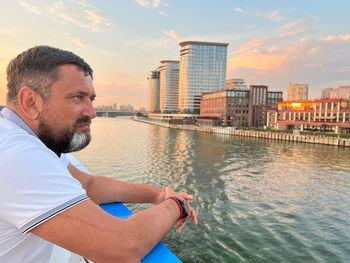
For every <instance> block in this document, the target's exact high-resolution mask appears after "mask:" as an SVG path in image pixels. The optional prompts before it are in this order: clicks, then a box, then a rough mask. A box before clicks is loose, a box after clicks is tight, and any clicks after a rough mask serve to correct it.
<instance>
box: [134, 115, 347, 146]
mask: <svg viewBox="0 0 350 263" xmlns="http://www.w3.org/2000/svg"><path fill="white" fill-rule="evenodd" d="M134 120H135V121H140V122H145V123H149V124H153V125H158V126H162V127H166V128H173V129H181V130H189V131H198V132H207V133H217V134H227V135H236V136H244V137H255V138H263V139H271V140H282V141H289V142H303V143H312V144H325V145H335V146H340V147H350V139H344V138H337V137H328V136H317V135H316V136H314V135H294V134H290V133H282V132H278V133H276V132H262V131H250V130H239V129H238V130H234V129H230V128H224V127H210V126H195V125H174V124H169V123H166V122H158V121H151V120H147V119H145V118H137V117H134Z"/></svg>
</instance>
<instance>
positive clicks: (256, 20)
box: [0, 0, 350, 108]
mask: <svg viewBox="0 0 350 263" xmlns="http://www.w3.org/2000/svg"><path fill="white" fill-rule="evenodd" d="M349 11H350V1H349V0H334V1H330V0H329V1H326V0H317V1H316V0H303V1H301V0H300V1H299V0H294V1H291V0H286V1H281V0H279V1H268V0H266V1H261V0H240V1H238V0H237V1H235V0H215V1H214V0H99V1H98V0H95V1H92V0H80V1H79V0H62V1H51V0H47V1H41V0H32V1H31V0H20V1H16V0H1V1H0V21H1V23H0V105H4V104H5V95H6V72H5V71H6V67H7V65H8V63H9V61H10V60H11V59H12V58H14V57H15V56H16V55H17V54H19V53H20V52H22V51H24V50H26V49H28V48H30V47H33V46H35V45H50V46H54V47H58V48H61V49H66V50H70V51H73V52H74V53H76V54H78V55H80V56H81V57H83V58H84V59H85V60H86V61H87V62H88V63H89V64H90V65H91V66H92V68H93V69H94V85H95V89H96V92H97V99H96V104H95V105H96V106H97V105H103V104H105V105H110V104H111V103H112V102H117V103H118V105H120V104H132V105H134V106H135V107H136V108H138V107H147V106H148V104H149V103H148V97H149V96H148V90H149V89H148V80H147V76H148V73H149V71H150V70H153V69H154V68H156V67H157V66H159V64H160V63H159V61H160V60H165V59H171V60H178V59H179V51H180V46H179V43H180V42H181V41H187V40H196V41H212V42H223V43H229V46H228V58H227V78H244V79H245V80H246V81H247V83H248V84H261V85H268V86H269V90H275V91H279V90H281V91H283V92H284V98H285V99H286V98H287V97H286V95H287V92H286V91H287V87H288V84H289V83H290V82H292V83H307V84H309V86H310V88H309V98H317V97H318V98H319V97H320V91H321V89H322V88H327V87H338V86H341V85H350V16H349Z"/></svg>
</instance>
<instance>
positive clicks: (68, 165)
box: [60, 153, 71, 170]
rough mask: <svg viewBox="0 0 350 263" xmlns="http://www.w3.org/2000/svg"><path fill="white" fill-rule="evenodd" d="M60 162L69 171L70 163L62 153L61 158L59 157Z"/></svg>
mask: <svg viewBox="0 0 350 263" xmlns="http://www.w3.org/2000/svg"><path fill="white" fill-rule="evenodd" d="M60 160H61V162H62V163H63V164H64V165H65V166H66V167H67V168H68V170H69V168H70V166H71V163H70V161H69V159H68V157H67V155H66V154H64V153H62V154H61V156H60Z"/></svg>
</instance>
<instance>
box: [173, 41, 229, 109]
mask: <svg viewBox="0 0 350 263" xmlns="http://www.w3.org/2000/svg"><path fill="white" fill-rule="evenodd" d="M180 46H181V51H180V83H179V109H180V112H182V113H191V114H192V113H199V109H200V100H201V96H202V93H205V92H212V91H218V90H224V89H225V88H226V63H227V46H228V44H227V43H213V42H200V41H185V42H181V43H180Z"/></svg>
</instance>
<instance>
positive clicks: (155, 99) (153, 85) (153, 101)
mask: <svg viewBox="0 0 350 263" xmlns="http://www.w3.org/2000/svg"><path fill="white" fill-rule="evenodd" d="M149 86H150V87H149V90H150V111H151V112H160V72H159V69H156V70H153V71H151V73H150V76H149Z"/></svg>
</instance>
